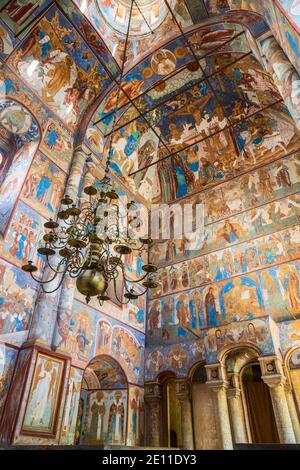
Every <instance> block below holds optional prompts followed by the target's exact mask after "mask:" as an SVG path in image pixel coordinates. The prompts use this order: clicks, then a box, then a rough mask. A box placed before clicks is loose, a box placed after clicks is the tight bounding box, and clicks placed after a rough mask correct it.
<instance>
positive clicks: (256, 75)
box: [89, 25, 298, 202]
mask: <svg viewBox="0 0 300 470" xmlns="http://www.w3.org/2000/svg"><path fill="white" fill-rule="evenodd" d="M220 33H221V34H220ZM203 35H205V36H206V37H211V38H212V44H213V45H212V46H211V51H209V43H206V50H205V51H204V50H203V49H201V47H200V48H199V49H198V52H197V54H196V53H195V56H196V58H197V61H196V60H194V61H192V62H191V53H190V50H189V48H188V47H187V45H186V43H184V42H183V38H179V39H176V40H174V41H173V42H171V43H168V45H166V46H164V48H163V49H161V50H159V51H157V52H156V53H155V54H153V55H151V56H150V57H148V58H146V59H145V60H144V61H142V62H140V63H139V64H138V65H137V66H136V67H135V68H134V69H132V70H131V71H130V72H129V73H128V74H127V75H126V76H125V78H124V81H123V83H124V88H126V96H125V95H123V96H122V98H123V99H121V100H120V101H119V110H118V113H119V116H120V117H119V120H118V122H117V128H116V129H115V132H114V135H113V148H114V155H113V162H112V164H111V168H112V169H113V170H114V171H115V172H116V173H117V174H118V175H119V176H121V177H123V178H126V181H127V183H128V182H129V184H131V187H132V189H133V190H134V191H135V192H138V193H139V194H140V195H141V196H142V197H143V198H144V199H146V200H148V201H152V202H161V201H163V202H171V201H174V200H176V199H178V198H181V197H184V196H186V195H187V194H190V193H191V192H195V191H196V192H197V191H200V190H202V189H204V188H207V187H208V186H212V185H216V184H218V183H220V182H222V181H225V180H226V179H230V178H232V177H234V176H236V175H238V174H240V173H242V172H244V171H248V170H249V169H252V168H255V167H256V166H258V165H260V164H262V163H265V162H267V161H270V160H272V159H273V158H274V157H276V156H278V157H279V156H280V155H282V154H286V153H288V152H290V151H293V150H295V149H296V148H297V138H298V131H296V129H295V127H294V124H293V121H292V119H291V118H290V116H289V114H288V112H287V110H286V108H285V107H284V105H283V104H282V98H281V96H280V95H279V93H278V91H277V89H276V87H275V86H274V84H273V81H272V79H271V78H270V77H269V76H268V75H267V74H266V73H265V72H264V70H263V69H262V67H261V65H260V63H259V62H258V61H257V59H256V58H255V57H254V56H253V54H251V52H250V49H249V47H248V46H247V42H246V39H245V35H244V34H242V31H241V27H239V26H234V27H232V28H230V26H229V25H227V27H226V29H224V28H223V29H222V28H220V29H219V27H218V26H217V27H215V29H214V30H213V28H212V27H210V28H209V29H208V30H207V29H205V30H200V32H193V33H192V35H191V41H192V43H193V44H194V46H192V48H193V47H195V48H197V45H198V39H199V38H201V37H202V36H203ZM221 38H222V39H223V43H221V47H220V46H219V48H218V47H215V46H214V41H215V40H216V42H217V43H219V41H220V40H221ZM207 51H208V52H207ZM159 52H162V53H165V54H166V52H168V53H170V54H172V57H174V61H175V64H176V65H175V66H176V67H178V69H179V71H178V70H177V69H176V70H174V71H173V70H172V67H171V65H170V70H169V74H168V75H166V77H165V80H164V81H160V76H159V74H158V73H157V70H156V69H155V66H154V67H153V65H152V64H153V58H155V56H157V55H158V54H159ZM198 54H199V55H198ZM170 57H171V56H170ZM188 60H189V61H190V62H188ZM185 70H186V71H188V72H190V73H186V76H185V79H184V71H185ZM146 74H147V75H150V74H151V77H150V80H149V79H148V80H145V78H144V77H145V75H146ZM155 79H156V82H155ZM149 81H150V83H151V85H152V86H151V85H150V88H149ZM138 90H139V93H140V96H139V97H138V98H135V94H136V93H138ZM115 96H116V95H115V94H114V93H112V94H109V95H108V97H107V99H106V100H104V102H103V103H102V104H101V105H100V107H99V108H98V110H97V112H96V114H95V115H94V120H93V121H94V124H95V126H91V127H90V128H89V132H92V128H93V127H94V130H95V129H96V128H98V129H99V134H100V131H102V132H103V133H105V132H106V133H107V134H106V135H109V134H110V123H111V121H112V120H113V114H112V111H111V110H112V109H114V107H115ZM129 101H130V102H129Z"/></svg>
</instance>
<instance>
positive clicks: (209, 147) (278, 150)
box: [0, 0, 300, 445]
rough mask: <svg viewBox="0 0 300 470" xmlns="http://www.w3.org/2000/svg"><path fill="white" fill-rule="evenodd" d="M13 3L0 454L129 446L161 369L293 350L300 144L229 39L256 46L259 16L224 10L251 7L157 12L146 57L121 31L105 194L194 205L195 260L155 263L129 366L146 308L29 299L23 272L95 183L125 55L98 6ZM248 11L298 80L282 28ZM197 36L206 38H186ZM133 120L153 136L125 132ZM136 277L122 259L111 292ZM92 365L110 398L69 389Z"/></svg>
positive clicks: (0, 205) (186, 247) (160, 250)
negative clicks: (58, 219)
mask: <svg viewBox="0 0 300 470" xmlns="http://www.w3.org/2000/svg"><path fill="white" fill-rule="evenodd" d="M18 3H19V2H17V1H15V0H13V1H10V2H7V5H5V7H4V8H3V10H1V19H0V345H1V348H0V429H1V439H2V442H3V443H12V442H14V443H16V444H37V443H40V444H49V445H51V444H58V443H60V444H68V445H69V444H70V445H71V444H73V443H74V442H76V443H78V442H80V439H81V438H82V436H83V438H84V439H85V440H86V442H90V443H91V442H94V441H95V440H96V441H97V442H98V441H101V439H102V441H103V442H104V441H106V442H107V441H113V442H114V443H127V444H128V445H141V444H143V442H144V434H145V409H144V402H143V397H144V389H143V386H144V381H145V379H146V380H154V379H155V378H156V377H157V375H158V374H159V373H160V372H162V371H165V370H169V371H170V370H171V371H173V372H174V373H175V374H176V376H177V377H186V376H187V373H188V371H189V369H190V367H191V366H192V365H193V364H195V363H196V362H198V361H200V360H201V361H203V360H205V361H206V363H208V364H211V363H213V362H215V361H216V360H217V356H218V352H219V351H220V350H221V349H222V348H224V346H226V345H229V344H238V343H244V342H245V341H246V342H250V343H253V344H255V345H257V346H258V348H259V349H260V350H261V352H262V354H265V355H268V354H273V353H275V352H276V353H277V352H278V351H279V348H281V351H282V353H283V354H286V353H288V351H289V350H290V349H291V348H292V347H294V346H295V345H297V344H298V340H299V338H298V336H299V335H298V332H297V328H298V323H297V322H298V321H299V320H298V317H299V315H300V302H299V295H300V294H299V243H300V240H299V202H300V201H299V183H298V181H299V153H298V151H297V150H298V149H299V146H300V145H299V130H297V128H296V127H295V126H294V123H293V120H292V118H291V116H290V114H289V112H288V110H287V109H286V107H285V106H284V104H283V98H282V96H281V95H280V93H279V91H278V89H277V88H276V86H275V85H274V83H273V81H272V79H271V78H270V76H269V75H267V74H266V72H265V70H263V69H262V67H261V64H260V62H259V60H258V58H257V57H256V56H254V55H253V53H252V50H251V47H249V43H248V42H247V40H246V35H245V32H244V26H243V25H246V27H247V28H248V31H249V32H248V34H250V33H251V34H252V35H253V37H252V44H255V40H256V38H258V37H259V36H260V35H261V34H263V33H265V32H266V31H267V29H268V28H267V25H266V23H265V21H264V20H263V17H261V16H259V15H258V14H256V13H255V12H256V11H259V12H260V13H261V11H260V10H256V8H254V9H253V10H254V12H252V13H251V12H249V11H248V12H245V11H244V12H238V13H234V12H230V11H229V6H231V7H232V8H237V9H244V8H245V9H247V10H249V9H251V8H248V7H249V5H250V3H252V4H253V3H256V2H242V4H241V2H240V3H239V2H235V1H232V2H228V3H227V2H226V1H222V2H215V1H214V2H211V1H209V0H207V1H205V2H198V3H199V5H198V6H197V12H195V11H194V10H193V8H192V6H193V5H192V4H193V3H195V2H188V1H187V2H186V3H184V2H182V1H172V2H171V3H170V4H171V7H172V10H173V12H174V16H175V19H176V21H175V22H174V21H173V20H172V16H171V14H170V12H167V11H166V10H165V9H162V10H161V11H159V12H157V9H156V6H157V4H156V3H155V2H154V4H153V10H152V11H151V12H148V13H149V14H151V15H152V18H154V20H153V21H154V23H153V25H154V26H155V31H154V37H155V40H153V50H150V49H149V41H148V40H147V39H145V37H144V36H143V34H142V33H144V31H143V29H142V25H141V24H140V23H139V24H136V25H135V26H136V33H137V34H136V36H134V37H132V38H131V39H130V41H129V53H128V56H127V60H128V64H127V66H126V67H127V69H126V74H125V76H124V77H123V82H122V86H123V87H124V89H125V90H126V93H127V94H128V96H127V97H126V96H125V95H124V96H123V95H121V97H120V101H119V103H118V107H119V109H118V114H117V131H116V133H115V135H114V139H113V149H114V155H113V161H112V164H111V170H112V172H113V174H114V177H113V178H114V179H113V181H114V185H115V186H116V189H117V191H118V193H119V196H120V198H121V199H122V198H124V199H125V198H126V196H128V198H129V199H130V200H131V199H135V200H137V202H138V203H140V202H146V203H147V205H148V206H149V205H150V204H151V203H152V202H166V203H171V202H173V201H176V200H180V201H182V203H183V202H184V201H188V202H193V203H196V202H204V207H205V210H206V213H205V224H206V226H205V234H206V235H205V241H204V244H199V243H198V240H197V239H196V240H195V239H193V237H187V239H186V240H183V241H180V242H176V241H175V242H172V241H169V242H167V243H161V244H156V245H155V247H154V251H153V260H155V261H156V262H157V263H158V264H159V266H160V281H161V282H160V286H159V288H158V289H157V290H156V291H155V292H153V294H152V296H151V298H150V299H149V308H148V319H147V350H146V354H145V328H146V311H147V302H146V299H145V298H140V299H138V300H137V301H133V302H131V303H129V304H128V305H127V306H125V307H122V306H120V304H119V302H118V301H117V299H113V301H112V302H110V303H108V304H106V305H104V306H103V307H100V306H99V305H98V304H97V303H95V302H91V303H90V304H89V305H87V304H86V303H85V301H84V299H83V298H82V296H80V294H79V293H78V292H77V291H74V289H73V285H72V283H71V282H70V280H69V281H67V282H66V283H65V285H64V290H62V292H60V291H59V292H58V294H57V296H55V298H51V297H49V298H47V300H45V298H44V299H43V298H41V292H40V290H39V288H38V286H37V284H36V283H34V282H33V281H32V280H31V278H30V276H29V275H28V274H25V273H24V272H23V271H22V270H21V266H22V265H23V264H24V263H25V262H26V261H27V260H28V259H30V260H31V261H33V263H34V264H36V265H37V266H38V268H39V273H40V274H41V275H42V273H43V259H42V257H41V255H40V254H38V252H37V249H38V247H39V246H40V244H41V243H42V237H43V234H44V226H43V225H44V223H45V222H46V220H47V219H48V218H50V217H53V216H55V214H56V213H57V210H58V209H59V205H60V199H61V196H62V195H63V193H64V191H65V187H66V185H67V186H68V187H71V189H72V190H74V186H75V191H74V193H75V197H78V198H80V193H81V190H82V186H83V184H84V177H85V176H86V174H87V173H88V172H91V174H89V180H90V181H91V182H92V181H96V182H97V180H98V179H99V178H100V176H99V175H101V172H102V171H103V163H104V156H105V150H106V149H107V145H105V144H106V143H105V138H104V135H106V134H107V133H109V132H110V131H111V126H112V121H113V114H112V111H113V110H114V109H115V108H116V96H117V94H116V89H115V88H113V81H114V78H115V77H117V76H118V74H119V71H120V69H119V65H120V63H121V59H122V53H123V51H124V41H123V40H122V37H121V36H120V35H119V34H116V33H115V31H113V30H112V29H111V28H107V29H105V31H103V23H101V22H100V23H99V16H97V15H99V5H100V6H101V7H102V9H103V11H102V13H104V14H105V15H106V20H107V21H108V20H110V19H111V11H110V10H107V9H106V4H105V2H100V1H99V2H97V4H96V2H89V10H88V11H80V10H79V9H78V8H77V7H78V6H79V7H81V9H83V5H82V3H83V2H81V1H79V0H76V1H75V2H71V1H66V2H61V3H63V5H60V6H58V5H54V6H53V5H51V2H50V1H48V0H44V1H40V2H30V3H28V5H27V4H26V5H25V4H24V2H20V3H21V4H20V5H19V4H18ZM25 3H26V2H25ZM264 3H265V5H264V6H265V10H264V12H263V16H264V17H265V18H266V19H267V20H268V22H269V24H270V25H271V27H272V29H273V30H274V31H275V30H276V27H275V26H274V25H275V24H276V25H277V24H282V25H283V27H282V28H280V33H278V34H280V37H279V35H278V36H276V37H277V39H278V42H279V43H280V44H281V46H282V48H283V49H284V50H285V52H286V54H287V56H288V57H289V58H290V61H291V62H292V63H293V64H294V66H295V67H297V62H296V60H295V59H298V55H297V54H298V46H297V42H296V39H295V36H294V31H292V30H291V25H290V23H289V22H288V21H287V20H286V17H285V16H284V17H283V16H280V15H283V14H282V11H281V10H280V9H276V12H275V13H274V11H275V10H273V9H272V11H271V10H270V8H269V9H268V2H264ZM281 3H282V6H283V8H285V5H284V2H281ZM76 5H77V7H76ZM155 5H156V6H155ZM276 5H277V2H276ZM112 6H113V9H115V7H116V5H115V3H114V2H112ZM47 7H49V8H48V9H47ZM276 8H277V6H276ZM274 9H275V7H274ZM277 10H278V11H277ZM41 12H42V17H38V15H39V14H40V13H41ZM294 13H295V12H294V10H289V14H291V15H294ZM215 14H219V15H221V16H220V17H219V20H218V21H219V23H218V24H216V22H215V20H214V15H215ZM274 15H275V16H276V18H275V16H274ZM33 18H36V23H31V20H32V19H33ZM101 18H102V17H101ZM274 18H275V19H274ZM199 19H200V20H202V19H204V20H205V23H204V24H203V25H202V26H201V28H196V27H195V28H194V27H193V22H194V23H196V22H198V21H199ZM294 19H295V18H294ZM275 20H276V22H277V23H275ZM176 22H177V23H176ZM28 25H30V27H29V29H27V30H26V26H28ZM179 26H180V27H183V28H189V32H188V33H187V35H188V38H189V41H191V43H192V47H193V51H194V54H195V56H192V55H191V51H190V50H189V47H188V46H187V45H186V41H185V40H184V38H183V37H182V36H181V37H177V36H178V35H179V33H180V27H179ZM99 33H100V34H103V37H101V36H99ZM274 34H275V32H274ZM148 53H149V55H147V54H148ZM142 56H143V57H144V59H143V60H140V59H141V57H142ZM195 57H196V59H197V61H198V62H199V64H200V65H198V64H197V61H196V60H195ZM133 64H135V67H134V68H131V67H132V65H133ZM129 98H130V99H129ZM130 100H133V101H134V105H135V106H133V105H132V103H129V101H130ZM99 103H100V104H99ZM145 109H147V110H148V109H149V114H148V113H147V116H146V118H147V119H149V120H150V121H151V125H152V126H153V128H154V131H153V130H149V129H148V127H147V125H146V124H145V119H144V118H143V116H141V115H140V114H141V113H143V112H144V110H145ZM162 142H163V143H164V144H165V146H167V147H169V149H170V151H171V153H172V157H171V158H166V151H165V150H166V149H165V148H163V147H164V145H162ZM87 154H90V155H89V157H90V159H91V160H92V164H91V165H90V166H89V165H88V164H87V163H86V162H85V158H86V156H87ZM78 155H79V156H80V158H81V166H80V165H79V167H76V168H75V171H73V170H74V161H75V156H76V157H78ZM80 158H79V160H80ZM158 160H159V161H158ZM77 163H78V162H77ZM75 166H76V165H75ZM95 167H96V170H95ZM99 172H100V173H99ZM132 173H133V174H132ZM70 175H71V176H70ZM70 180H71V181H70ZM81 203H82V201H81ZM83 203H84V201H83ZM141 263H142V261H141V260H140V259H139V258H137V259H135V258H132V257H128V259H127V265H126V269H127V275H128V276H133V275H134V274H140V273H141ZM119 289H120V292H121V291H122V286H119ZM274 292H275V294H274ZM66 293H67V294H68V295H66ZM43 302H44V307H43V308H44V311H42V307H41V305H42V303H43ZM58 311H59V315H58V313H57V312H58ZM45 312H46V314H45V315H43V314H41V313H45ZM278 338H280V341H279V340H278ZM103 354H105V355H107V356H108V357H110V358H113V359H114V360H115V361H117V363H118V364H119V366H120V367H121V368H122V370H123V372H124V374H125V376H126V387H124V388H121V389H120V390H119V389H115V388H113V387H110V389H109V388H108V387H106V388H103V387H101V386H99V387H98V388H97V387H96V389H95V387H89V386H88V387H84V389H83V390H82V383H84V382H85V377H86V375H87V370H88V369H90V368H91V364H92V363H93V360H94V359H95V358H97V357H99V356H100V355H103ZM144 356H145V357H144ZM295 361H296V362H295ZM144 363H145V367H146V374H144ZM292 363H293V367H294V366H295V364H297V357H294V356H293V359H292ZM103 370H104V369H103ZM293 370H296V371H297V367H294V369H293ZM292 373H293V375H294V376H295V381H298V380H299V379H298V372H292ZM297 383H298V382H297ZM297 390H298V388H297ZM120 391H121V395H120ZM99 392H100V394H99ZM121 405H122V406H121ZM116 410H117V411H116ZM103 411H104V413H103ZM78 413H79V414H78ZM122 416H123V418H122ZM99 417H102V418H103V420H100V418H99ZM120 418H121V420H120ZM122 419H123V424H122ZM176 419H177V420H178V419H179V418H178V416H177V418H176ZM116 421H117V422H118V429H117V428H116ZM99 423H101V426H102V425H103V437H102V438H101V433H100V437H99V435H97V432H98V433H99V429H101V426H100V424H99ZM120 423H121V425H120ZM99 426H100V428H99ZM83 430H85V431H83ZM117 432H118V433H119V434H118V435H117V434H116V433H117ZM82 433H83V434H82ZM95 433H96V436H95ZM80 435H81V438H80ZM95 437H96V438H95ZM98 437H99V439H98Z"/></svg>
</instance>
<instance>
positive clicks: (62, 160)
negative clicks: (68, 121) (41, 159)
mask: <svg viewBox="0 0 300 470" xmlns="http://www.w3.org/2000/svg"><path fill="white" fill-rule="evenodd" d="M40 150H41V151H42V152H43V153H44V154H45V155H46V156H47V157H48V158H50V159H51V160H52V161H53V162H54V163H55V164H56V165H57V166H59V167H60V168H61V169H62V170H64V171H66V172H67V171H68V169H69V166H70V163H71V158H72V155H73V138H72V136H71V134H70V133H69V132H68V131H67V130H66V129H64V128H63V127H62V126H59V125H58V124H57V121H54V120H52V119H51V120H49V121H48V123H47V128H46V130H45V134H44V136H43V140H42V142H41V145H40Z"/></svg>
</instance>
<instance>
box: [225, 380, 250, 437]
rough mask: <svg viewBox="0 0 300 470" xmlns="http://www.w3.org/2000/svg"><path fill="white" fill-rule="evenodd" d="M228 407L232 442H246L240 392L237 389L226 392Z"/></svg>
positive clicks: (232, 388)
mask: <svg viewBox="0 0 300 470" xmlns="http://www.w3.org/2000/svg"><path fill="white" fill-rule="evenodd" d="M227 398H228V405H229V411H230V417H231V423H232V430H233V437H234V442H235V443H236V444H237V443H245V442H248V438H247V433H246V427H245V419H244V411H243V405H242V400H241V390H240V389H239V388H237V387H231V388H229V389H228V390H227Z"/></svg>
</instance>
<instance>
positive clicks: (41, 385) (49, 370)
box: [22, 354, 64, 434]
mask: <svg viewBox="0 0 300 470" xmlns="http://www.w3.org/2000/svg"><path fill="white" fill-rule="evenodd" d="M63 370H64V362H63V361H62V360H59V359H57V358H53V357H51V356H47V355H45V354H39V355H38V357H37V361H36V366H35V371H34V376H33V380H32V385H31V390H30V393H29V399H28V403H27V407H26V412H25V417H24V423H23V427H22V431H23V432H31V433H32V432H33V433H38V434H43V433H47V434H48V433H51V434H55V417H56V412H57V405H58V399H59V393H60V389H61V381H62V377H63Z"/></svg>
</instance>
